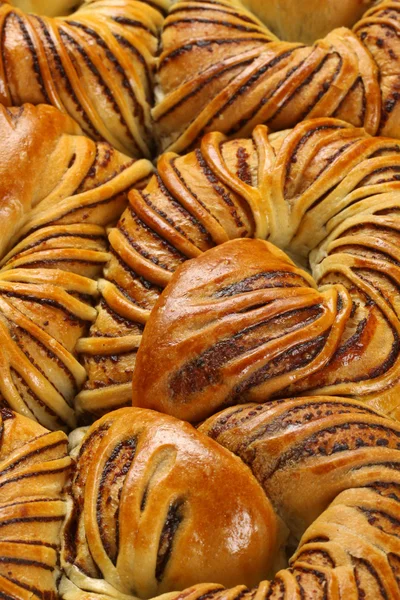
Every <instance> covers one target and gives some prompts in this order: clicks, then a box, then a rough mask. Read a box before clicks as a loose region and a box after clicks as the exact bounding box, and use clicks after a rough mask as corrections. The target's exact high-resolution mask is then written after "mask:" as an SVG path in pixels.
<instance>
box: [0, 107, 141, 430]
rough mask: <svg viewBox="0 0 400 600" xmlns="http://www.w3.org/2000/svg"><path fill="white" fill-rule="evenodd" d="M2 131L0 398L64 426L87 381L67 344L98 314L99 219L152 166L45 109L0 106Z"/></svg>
mask: <svg viewBox="0 0 400 600" xmlns="http://www.w3.org/2000/svg"><path fill="white" fill-rule="evenodd" d="M0 131H1V135H2V139H3V140H4V143H3V144H2V147H1V151H0V152H1V160H0V164H1V167H0V169H1V173H2V176H1V190H2V199H1V200H0V240H1V241H0V336H1V344H0V401H1V404H2V405H3V406H7V407H10V408H12V409H13V410H15V411H17V412H19V413H21V414H23V415H25V416H27V417H30V418H33V419H36V420H38V421H39V422H40V423H41V424H42V425H44V426H46V427H48V428H50V429H70V428H73V427H74V426H75V424H76V418H75V412H74V408H73V401H74V398H75V396H76V394H77V393H78V391H79V390H80V389H81V387H82V386H83V384H84V382H85V379H86V372H85V369H84V368H83V366H82V365H81V364H80V363H79V361H78V356H77V354H76V352H75V346H76V343H77V341H78V340H79V339H80V338H81V337H82V336H83V335H85V334H86V333H87V331H88V329H89V326H90V324H91V323H92V322H93V321H94V320H95V319H96V315H97V313H96V310H95V308H94V306H93V305H94V303H95V302H96V298H97V295H98V290H97V283H96V280H97V278H98V277H99V276H100V274H101V270H102V267H103V266H104V265H105V264H106V263H107V261H108V259H109V254H108V245H107V235H106V231H105V226H106V225H107V224H108V223H109V222H110V221H114V220H115V219H117V218H118V216H119V215H120V213H121V211H122V210H123V208H124V206H125V204H126V197H127V192H128V191H129V189H130V188H131V187H132V186H133V185H134V184H135V183H137V182H139V181H140V180H141V179H143V178H145V177H146V176H148V174H149V173H150V172H151V165H150V163H148V162H147V161H144V160H143V161H138V162H135V161H133V160H132V159H131V158H129V157H127V156H124V155H122V154H120V153H118V152H117V151H115V150H114V149H113V148H112V147H111V146H109V145H108V144H107V143H105V142H99V143H97V144H96V143H95V142H93V141H91V140H89V139H88V138H86V137H84V136H83V135H82V132H81V130H80V129H79V127H78V126H77V125H76V124H74V123H73V121H72V120H71V119H70V118H69V117H67V116H65V115H62V114H61V113H59V112H58V111H56V110H55V109H54V108H51V107H48V106H40V107H38V108H34V107H33V106H30V105H26V106H24V107H23V108H15V109H7V108H1V110H0ZM22 174H23V175H22Z"/></svg>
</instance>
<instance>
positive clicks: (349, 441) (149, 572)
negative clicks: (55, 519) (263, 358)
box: [60, 396, 400, 600]
mask: <svg viewBox="0 0 400 600" xmlns="http://www.w3.org/2000/svg"><path fill="white" fill-rule="evenodd" d="M206 435H207V436H209V438H212V439H211V440H207V438H206V437H205V436H206ZM399 439H400V428H399V424H398V423H397V422H395V421H392V420H390V419H387V418H385V417H383V416H381V415H379V414H378V413H376V412H375V411H374V410H373V409H370V408H368V407H366V406H365V405H363V404H361V403H359V402H355V401H352V400H349V399H346V398H337V397H323V396H315V397H312V398H310V397H304V398H289V399H284V400H281V401H272V402H268V403H266V404H263V405H257V404H247V405H244V406H243V405H242V406H235V407H233V408H230V409H227V410H225V411H223V412H222V413H219V414H217V415H214V416H213V417H211V419H209V420H208V421H206V422H205V423H204V424H203V425H202V426H201V427H200V430H199V432H196V431H195V430H194V429H191V427H190V426H189V425H188V424H187V423H182V422H179V421H177V420H175V419H172V418H171V417H167V416H165V415H161V414H157V413H155V412H152V411H141V410H140V409H134V408H127V409H122V410H120V411H116V412H113V413H110V414H109V415H106V416H105V417H103V418H102V419H101V420H100V421H98V422H97V423H96V424H95V425H93V426H92V427H91V428H90V430H89V431H88V432H87V433H86V436H85V437H84V438H83V440H82V441H81V445H80V451H79V452H78V454H77V456H78V462H77V469H76V472H75V475H74V483H73V486H72V494H73V497H74V500H75V502H74V506H75V520H74V519H73V518H72V523H74V525H73V529H72V531H73V534H72V535H71V534H70V535H68V531H69V525H68V519H67V521H66V522H67V528H66V531H65V534H66V535H67V540H68V541H67V543H66V544H64V546H63V548H64V552H63V554H62V565H63V566H64V576H63V578H62V580H61V583H60V592H61V597H62V598H63V600H109V599H111V598H118V599H123V600H133V598H138V597H139V598H154V597H158V598H163V599H168V600H181V599H183V598H191V599H193V600H200V599H201V598H205V597H206V598H207V599H208V598H210V599H212V600H225V599H226V598H229V599H232V600H233V599H234V598H237V597H239V596H240V598H244V599H245V600H253V599H254V598H262V599H268V600H315V599H318V600H320V599H324V600H344V599H346V600H353V599H354V600H356V599H358V598H363V599H364V600H394V599H395V598H397V597H398V595H399V588H400V582H399V574H398V573H399V560H400V559H399V552H400V549H399V539H398V537H399V499H400V496H399V489H400V488H399V485H400V480H399V472H400V471H399V468H400V467H399V454H398V453H399ZM214 440H215V441H217V442H219V444H221V446H224V447H225V448H227V449H229V450H230V451H232V452H234V453H236V454H237V455H238V456H239V457H240V458H242V460H243V461H244V462H245V463H246V464H247V465H248V467H250V469H251V470H252V472H253V474H252V473H251V472H250V470H248V472H247V473H246V469H247V468H248V467H246V466H245V465H244V464H243V465H242V466H241V468H240V467H239V465H238V464H235V462H234V460H233V456H232V457H229V456H228V454H223V453H222V448H218V444H216V443H215V442H214ZM210 442H213V445H212V444H211V443H210ZM225 452H226V450H225ZM185 458H186V461H185V460H184V459H185ZM229 464H230V466H229V468H227V467H228V465H229ZM204 469H206V472H207V476H206V477H205V478H204V472H205V471H204ZM223 472H224V475H223V477H222V479H220V478H219V477H220V475H221V474H222V473H223ZM254 476H255V477H256V478H257V479H258V481H259V482H260V484H261V485H262V487H263V488H264V490H265V493H266V496H267V497H268V498H269V501H270V502H271V504H269V502H268V504H269V508H268V509H267V513H266V515H265V516H264V519H265V521H264V526H265V524H268V527H267V529H268V532H267V533H266V534H265V533H262V532H263V529H262V528H261V529H259V533H262V537H263V542H264V543H263V551H264V552H269V551H270V550H271V546H270V543H271V542H272V540H273V539H274V538H273V535H274V532H275V531H276V532H277V533H278V535H277V537H276V538H275V539H274V541H273V542H272V554H273V557H274V558H275V559H276V564H274V565H273V571H274V573H273V574H272V577H271V579H269V580H267V579H265V580H263V581H261V582H258V583H257V584H256V585H255V586H254V584H253V583H252V584H250V587H249V586H245V585H243V582H244V581H245V580H244V575H243V573H241V572H240V568H239V567H238V568H237V571H236V573H233V574H232V572H231V571H230V567H231V566H232V564H233V562H234V561H235V560H236V559H237V554H236V552H234V551H232V550H233V549H231V552H228V554H225V555H224V553H223V551H222V550H223V548H224V546H226V544H227V543H228V541H231V542H232V540H233V539H234V538H233V537H232V536H233V532H235V533H236V534H237V536H238V538H236V543H239V544H240V542H239V540H240V539H241V540H242V542H243V541H247V539H248V538H247V536H246V532H249V531H253V532H254V529H252V526H254V525H255V524H256V523H257V516H260V515H262V514H263V513H262V510H261V507H262V506H263V503H262V501H261V499H260V497H259V494H258V492H257V488H256V487H255V483H256V481H255V478H254ZM199 493H200V494H201V495H200V498H202V500H201V502H200V504H198V503H197V501H198V499H199ZM219 494H222V499H221V498H220V496H219ZM218 497H219V498H220V499H219V500H218ZM249 497H251V502H250V506H251V509H252V514H251V515H249V511H248V507H249V505H248V504H247V503H246V498H247V501H248V499H249ZM107 499H108V500H107ZM196 499H197V501H196ZM240 503H242V505H241V509H242V518H240V519H239V520H238V522H237V525H236V527H235V526H232V524H230V526H229V533H228V532H227V534H226V538H223V540H222V544H221V538H220V532H221V527H223V525H224V524H225V523H229V519H230V518H231V516H233V514H234V511H235V510H236V509H237V507H238V506H239V504H240ZM177 507H179V508H177ZM245 507H247V508H245ZM271 507H273V509H274V510H275V513H274V512H273V511H272V510H271ZM274 518H275V519H276V521H274ZM196 519H200V521H198V520H196ZM275 527H277V529H275ZM210 528H211V530H214V535H213V542H212V543H211V548H210V546H209V545H208V542H209V538H207V536H208V534H209V533H210ZM196 529H197V535H198V541H196V540H195V539H194V537H193V536H195V533H196ZM117 531H118V532H119V536H118V534H117V533H116V532H117ZM191 536H192V537H191ZM241 536H242V537H241ZM200 540H201V541H200ZM254 542H255V540H254ZM285 544H286V548H287V551H288V557H289V566H288V567H287V568H285V565H283V566H282V567H280V565H279V562H280V560H279V559H280V554H281V550H282V548H283V547H284V546H285ZM256 547H257V546H256V544H254V545H253V544H252V545H250V546H249V547H248V548H247V559H249V558H250V557H252V560H253V563H252V566H253V573H255V570H256V566H257V565H259V561H260V560H261V559H263V555H262V554H261V553H260V554H257V553H256V554H253V552H254V551H255V550H256ZM296 547H297V548H296ZM212 549H213V550H214V557H213V559H212V560H211V562H210V563H207V564H205V565H202V566H201V567H200V568H199V569H198V570H197V569H196V566H197V565H199V564H200V562H201V560H202V559H203V558H204V557H205V556H206V555H207V553H208V552H211V557H212ZM291 555H292V556H291ZM208 556H210V555H208ZM92 557H93V559H94V560H95V561H96V564H97V569H96V568H94V566H93V562H92ZM290 557H291V558H290ZM266 562H267V561H266ZM178 565H180V566H181V568H180V569H179V567H178ZM161 569H162V573H161ZM176 569H178V571H176ZM210 569H215V571H214V573H213V575H212V577H211V579H210V578H208V579H207V578H206V577H205V573H207V572H208V573H209V572H210ZM275 573H276V574H275ZM202 576H203V577H204V579H203V580H204V581H205V582H204V583H199V584H196V583H194V581H196V579H201V577H202ZM175 577H176V579H175ZM229 577H231V578H232V579H231V580H232V581H233V582H234V583H233V584H231V585H234V587H232V588H230V589H228V590H225V589H224V587H223V585H222V584H223V583H224V581H226V579H228V578H229ZM191 578H193V582H192V583H193V585H190V586H188V587H187V588H186V589H183V587H182V585H180V584H182V583H183V582H184V581H185V579H186V580H190V579H191ZM206 581H209V583H206ZM178 582H179V583H178ZM174 584H175V586H176V587H175V589H174ZM163 592H164V594H163V595H162V596H161V597H160V596H159V594H160V593H163Z"/></svg>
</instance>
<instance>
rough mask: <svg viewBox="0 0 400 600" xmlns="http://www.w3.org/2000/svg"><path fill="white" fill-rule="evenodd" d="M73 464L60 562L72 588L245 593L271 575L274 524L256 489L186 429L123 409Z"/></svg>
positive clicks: (243, 470) (236, 465) (103, 422)
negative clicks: (208, 584)
mask: <svg viewBox="0 0 400 600" xmlns="http://www.w3.org/2000/svg"><path fill="white" fill-rule="evenodd" d="M76 460H77V462H76V471H75V474H74V478H73V483H72V497H73V501H74V507H75V510H74V511H73V512H72V513H71V514H70V515H69V517H68V519H67V522H66V528H65V531H64V550H63V561H62V562H63V567H64V571H65V573H66V575H67V576H68V577H69V579H70V580H71V581H72V582H73V583H75V584H76V585H78V586H79V587H82V588H83V589H87V590H92V591H93V592H99V593H100V592H105V593H109V594H111V593H114V594H115V595H118V592H119V593H121V594H126V595H129V596H139V597H141V598H149V597H151V596H154V595H158V594H162V593H166V592H170V591H173V590H176V589H183V588H185V587H187V586H190V585H193V584H197V583H200V582H201V581H202V580H203V579H204V578H206V579H207V580H210V581H221V582H222V583H225V585H235V584H237V583H239V582H242V581H245V582H247V585H250V586H252V585H255V584H256V583H257V582H258V581H259V580H260V578H262V577H265V576H266V575H267V574H268V572H269V571H270V569H271V566H272V564H273V563H274V561H275V557H276V554H277V550H276V546H277V545H278V543H279V540H278V537H277V533H278V520H277V517H276V515H275V513H274V511H273V509H272V507H271V505H270V503H269V501H268V500H267V498H266V496H265V495H264V493H263V491H262V489H261V486H259V484H258V483H257V481H256V480H255V478H254V477H253V475H252V474H251V471H250V470H249V469H248V467H246V466H245V465H244V463H243V462H242V461H241V460H239V459H238V458H236V457H235V456H234V455H233V454H231V453H230V452H228V451H227V450H225V449H224V448H222V446H220V445H219V444H217V443H216V442H214V441H213V440H211V439H209V438H207V437H206V436H204V435H203V434H201V433H198V432H197V431H196V430H195V429H193V428H192V427H191V426H190V425H188V424H187V423H183V422H181V421H178V420H176V419H173V418H172V417H168V416H165V415H160V414H157V413H155V412H152V411H145V410H140V409H134V408H126V409H120V410H119V411H115V412H113V413H110V414H109V415H106V416H105V417H103V418H102V419H100V420H99V421H97V422H96V423H95V424H94V425H93V426H92V427H91V428H90V429H89V431H88V432H87V434H86V436H85V438H84V439H83V441H82V443H81V445H80V449H79V451H78V452H77V458H76ZM278 553H279V548H278Z"/></svg>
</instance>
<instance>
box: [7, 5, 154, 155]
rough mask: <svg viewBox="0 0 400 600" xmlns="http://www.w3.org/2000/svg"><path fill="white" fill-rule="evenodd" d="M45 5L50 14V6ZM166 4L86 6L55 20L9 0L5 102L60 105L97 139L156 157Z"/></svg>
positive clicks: (12, 104)
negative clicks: (158, 64)
mask: <svg viewBox="0 0 400 600" xmlns="http://www.w3.org/2000/svg"><path fill="white" fill-rule="evenodd" d="M44 4H45V5H46V6H44V8H45V9H46V8H47V6H48V5H49V2H47V3H44ZM70 4H71V3H70ZM76 4H82V3H81V2H75V5H76ZM163 5H164V2H163V0H159V2H158V1H155V2H152V3H147V2H141V1H140V0H126V1H125V0H124V1H123V2H120V1H119V0H108V1H103V0H98V1H95V2H85V3H83V5H82V6H81V7H80V9H79V10H77V12H75V13H73V14H72V15H69V16H66V17H60V18H55V17H54V18H50V17H47V16H45V15H40V14H27V13H24V12H23V11H22V10H20V9H18V8H17V7H15V6H14V3H13V2H8V0H2V1H1V2H0V31H1V39H2V47H1V56H0V102H1V103H2V104H3V105H5V106H19V105H21V104H24V103H27V102H29V103H32V104H39V103H46V104H52V105H53V106H55V107H57V108H58V109H60V110H62V111H65V112H67V113H68V114H69V115H70V116H72V117H73V118H74V119H75V120H76V121H77V122H78V123H79V125H80V126H81V128H82V130H83V131H84V132H85V134H86V135H88V136H90V137H92V138H93V139H95V140H105V141H107V142H108V143H109V144H111V145H112V146H113V147H114V148H116V149H117V150H119V151H121V152H124V153H125V154H129V155H131V156H136V157H143V156H149V155H150V154H151V153H152V148H153V145H154V142H153V134H152V124H151V118H150V106H151V104H152V97H153V83H152V76H153V69H154V61H155V53H156V50H157V46H158V31H159V29H160V27H161V25H162V22H163V18H162V14H161V12H160V10H161V9H162V7H163ZM22 7H26V8H28V9H29V8H31V7H30V6H26V3H25V4H22ZM37 8H38V9H39V10H40V5H38V4H37ZM60 10H61V12H63V11H64V7H63V6H62V7H60Z"/></svg>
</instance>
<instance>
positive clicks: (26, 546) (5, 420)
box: [0, 409, 72, 600]
mask: <svg viewBox="0 0 400 600" xmlns="http://www.w3.org/2000/svg"><path fill="white" fill-rule="evenodd" d="M0 435H1V439H0V488H1V502H0V591H1V596H2V597H3V598H5V599H7V600H8V599H12V600H29V598H32V597H39V598H48V599H49V600H56V598H58V593H57V583H58V577H59V575H60V573H59V556H58V554H59V549H60V540H61V527H62V524H63V521H64V519H65V516H66V513H67V505H66V501H65V499H64V497H63V489H64V487H65V485H66V483H67V481H68V477H69V474H70V471H71V465H72V461H71V459H70V458H69V457H68V455H67V438H66V436H65V434H63V433H61V432H60V431H59V432H53V433H50V432H49V431H47V430H46V429H44V428H43V427H41V426H40V425H39V424H37V423H35V422H33V421H32V420H30V419H26V418H25V417H21V416H19V415H16V414H15V413H12V412H11V411H9V410H7V409H2V410H1V411H0Z"/></svg>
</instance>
